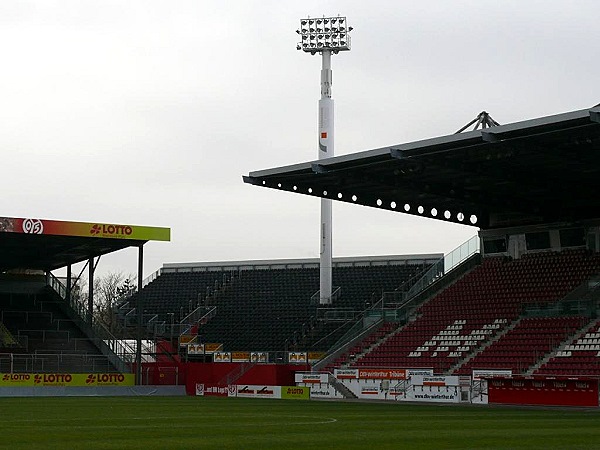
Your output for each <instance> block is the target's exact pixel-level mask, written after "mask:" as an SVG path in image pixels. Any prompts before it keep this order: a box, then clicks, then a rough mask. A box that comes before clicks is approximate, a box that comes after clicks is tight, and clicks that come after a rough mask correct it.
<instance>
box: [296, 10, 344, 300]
mask: <svg viewBox="0 0 600 450" xmlns="http://www.w3.org/2000/svg"><path fill="white" fill-rule="evenodd" d="M351 30H352V27H348V26H347V23H346V18H345V17H323V18H317V19H311V18H307V19H302V20H300V29H299V30H297V33H298V34H299V35H300V36H301V41H300V42H299V43H298V45H297V47H296V48H297V49H298V50H302V51H305V52H308V53H310V54H312V55H315V54H317V53H320V54H321V98H320V100H319V137H318V142H319V159H324V158H330V157H332V156H333V155H334V119H333V117H334V114H333V110H334V103H333V99H332V98H331V85H332V72H331V55H332V54H337V53H338V52H340V51H343V50H350V36H349V34H348V33H349V32H350V31H351ZM320 234H321V236H320V251H319V253H320V280H319V303H320V304H321V305H329V304H331V292H332V282H331V278H332V276H331V272H332V263H331V260H332V253H333V252H332V235H333V234H332V215H331V200H329V199H326V198H322V199H321V229H320Z"/></svg>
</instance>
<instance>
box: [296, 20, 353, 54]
mask: <svg viewBox="0 0 600 450" xmlns="http://www.w3.org/2000/svg"><path fill="white" fill-rule="evenodd" d="M350 31H352V27H349V26H348V24H347V21H346V18H345V17H339V16H338V17H319V18H314V19H311V18H307V19H302V20H300V28H299V29H298V30H296V33H298V34H299V35H300V38H301V40H300V42H298V45H297V46H296V48H297V49H298V50H302V51H305V52H308V53H311V54H313V55H314V54H315V53H318V52H322V51H323V50H330V51H332V52H333V53H337V52H340V51H343V50H350V35H349V33H350Z"/></svg>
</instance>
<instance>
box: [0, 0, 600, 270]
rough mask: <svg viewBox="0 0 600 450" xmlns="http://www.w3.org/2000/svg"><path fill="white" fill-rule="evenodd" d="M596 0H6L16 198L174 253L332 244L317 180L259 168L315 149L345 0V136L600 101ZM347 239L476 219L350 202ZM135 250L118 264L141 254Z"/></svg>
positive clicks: (4, 163) (6, 126) (384, 238)
mask: <svg viewBox="0 0 600 450" xmlns="http://www.w3.org/2000/svg"><path fill="white" fill-rule="evenodd" d="M599 13H600V5H599V3H598V1H597V0H590V1H548V0H546V1H523V0H521V1H501V2H498V1H486V0H483V1H482V0H477V1H463V2H461V1H430V2H416V1H398V0H391V1H378V0H372V1H369V2H367V1H365V0H360V1H358V0H357V1H354V0H352V1H349V0H345V1H341V0H339V1H323V0H321V1H313V0H302V1H282V0H278V1H275V0H262V1H258V0H256V1H255V0H228V1H222V0H221V1H213V0H202V1H200V0H193V1H156V0H143V1H126V0H118V1H106V0H103V1H100V0H96V1H85V0H73V1H70V0H61V1H51V0H39V1H13V0H5V1H2V2H0V49H1V53H0V55H1V60H0V64H1V70H0V91H1V93H2V95H1V100H0V129H1V130H2V131H1V133H0V145H1V149H2V150H1V151H2V158H1V159H0V179H1V180H2V184H3V192H4V195H3V196H2V200H1V201H0V202H1V208H0V216H8V217H36V218H42V219H56V220H67V221H84V222H105V223H106V222H108V223H124V224H136V225H151V226H165V227H170V228H171V230H172V241H171V242H170V243H150V244H148V245H147V247H146V266H145V271H144V272H145V275H148V274H149V273H151V272H153V271H155V270H157V269H158V268H160V267H161V265H162V264H163V263H165V262H192V261H215V260H218V261H222V260H243V259H271V258H305V257H317V256H318V248H319V246H318V233H319V201H320V200H319V199H315V198H309V197H304V196H300V195H295V194H291V193H285V192H277V191H273V190H269V189H262V188H257V187H253V186H249V185H245V184H244V183H243V182H242V179H241V176H242V175H244V174H247V173H248V172H250V171H254V170H260V169H266V168H271V167H278V166H283V165H288V164H294V163H298V162H303V161H308V160H314V159H316V158H317V139H316V133H317V101H318V99H319V95H320V94H319V92H320V91H319V76H320V75H319V70H320V58H319V57H318V56H310V55H308V54H305V53H303V52H299V51H296V49H295V46H296V42H297V41H298V36H297V34H296V33H295V30H296V28H298V25H299V19H300V18H303V17H306V16H309V15H310V16H320V15H338V14H340V15H345V16H347V17H348V20H349V24H350V25H352V26H353V27H354V31H353V33H352V51H350V52H345V53H341V54H339V55H337V56H334V58H333V64H332V65H333V98H334V99H335V102H336V136H335V137H336V149H335V152H336V154H337V155H342V154H348V153H354V152H357V151H362V150H369V149H372V148H377V147H381V146H385V145H393V144H398V143H402V142H410V141H414V140H419V139H424V138H429V137H435V136H440V135H446V134H451V133H453V132H454V131H456V130H457V129H458V128H460V127H461V126H462V125H464V124H466V123H467V122H468V121H470V120H471V119H473V118H474V117H475V116H476V115H477V114H478V113H479V112H481V111H482V110H486V111H488V112H489V113H490V114H491V115H492V117H493V118H494V119H495V120H497V121H498V122H500V123H502V124H505V123H510V122H515V121H519V120H524V119H529V118H534V117H540V116H545V115H551V114H556V113H560V112H566V111H571V110H576V109H583V108H587V107H591V106H593V105H595V104H597V103H599V102H600V92H599V91H600V83H598V73H599V72H600V71H599V69H600V59H598V55H599V54H600V39H598V38H597V22H598V18H599V16H600V14H599ZM333 213H334V243H333V253H334V257H335V256H355V255H383V254H411V253H437V252H448V251H450V250H452V249H454V248H455V247H457V246H458V245H460V244H461V243H463V242H464V241H465V240H467V239H468V238H469V237H471V236H473V235H474V234H475V233H476V232H477V229H476V228H473V227H467V226H460V225H453V224H448V223H442V222H439V221H435V220H432V219H427V218H419V217H412V216H406V215H403V214H401V213H393V212H388V211H379V210H376V209H374V208H366V207H361V206H356V205H346V204H341V203H340V204H337V203H335V202H334V209H333ZM135 267H136V255H135V253H134V252H131V251H125V252H121V254H119V255H114V256H110V257H106V258H104V259H103V261H102V262H101V263H100V270H102V271H108V270H123V271H135Z"/></svg>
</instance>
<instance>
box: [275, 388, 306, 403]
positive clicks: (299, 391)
mask: <svg viewBox="0 0 600 450" xmlns="http://www.w3.org/2000/svg"><path fill="white" fill-rule="evenodd" d="M281 398H283V399H291V400H310V387H308V386H282V387H281Z"/></svg>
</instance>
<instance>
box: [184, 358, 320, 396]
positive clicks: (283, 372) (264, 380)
mask: <svg viewBox="0 0 600 450" xmlns="http://www.w3.org/2000/svg"><path fill="white" fill-rule="evenodd" d="M307 369H308V365H306V366H305V365H297V364H296V365H283V364H256V365H254V366H252V367H250V368H249V369H248V370H247V371H246V372H245V373H243V374H242V375H241V376H240V377H239V378H237V379H231V380H229V382H228V380H227V379H228V378H235V376H236V374H238V373H241V371H242V370H243V363H187V364H186V372H187V373H186V378H185V379H186V383H185V384H186V392H187V393H188V395H196V384H204V385H205V386H227V385H228V384H231V383H235V384H237V385H242V384H248V385H259V384H260V385H272V386H292V385H294V384H295V383H294V373H295V372H296V371H305V370H307Z"/></svg>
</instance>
